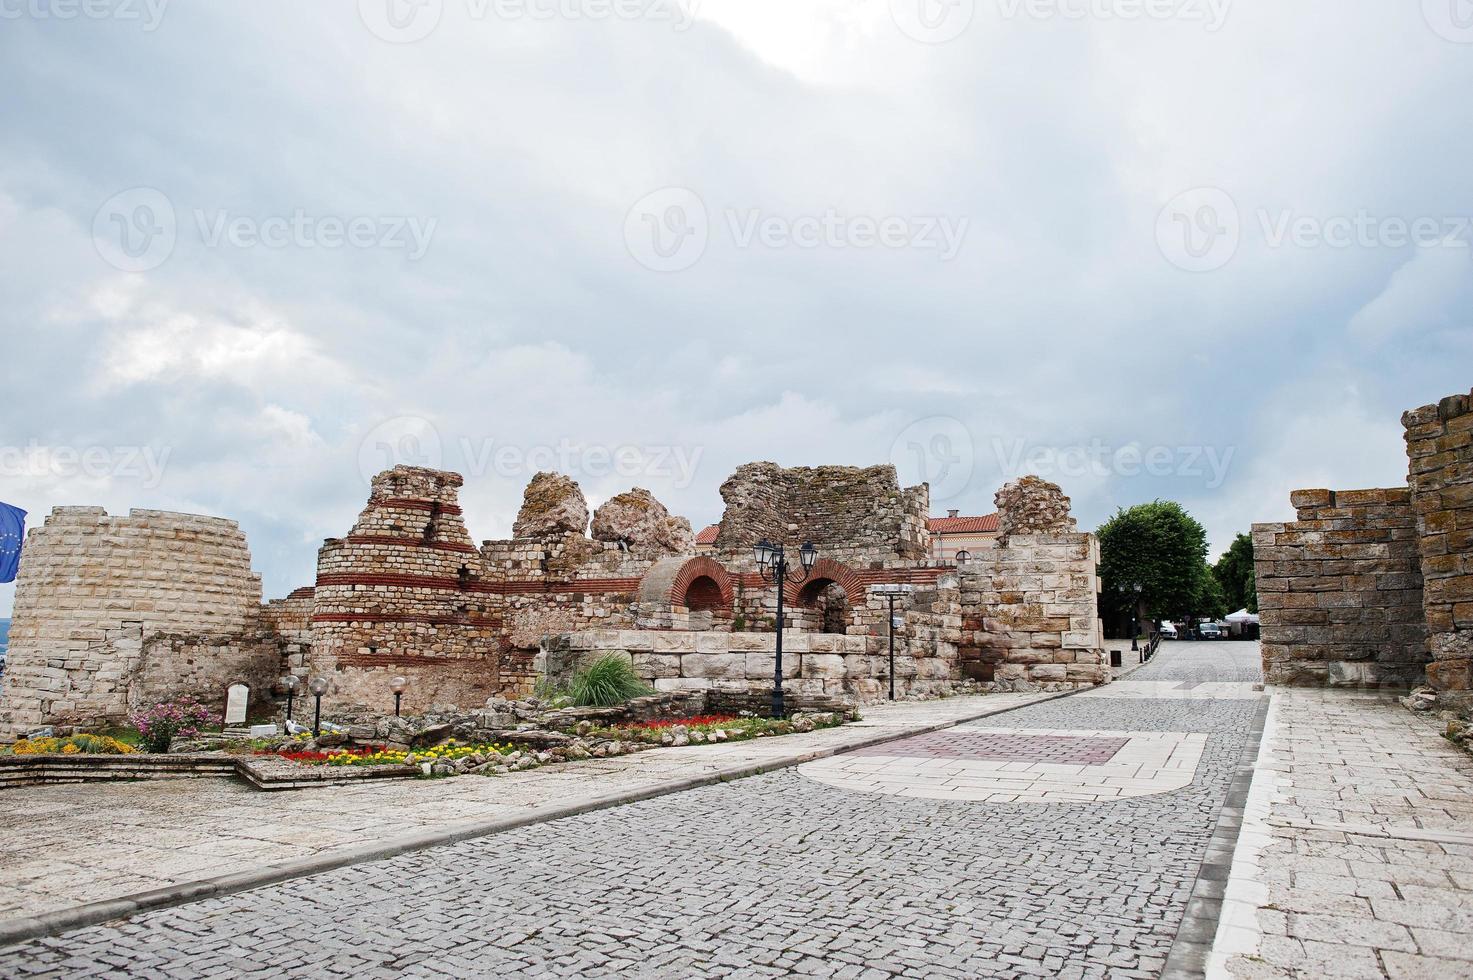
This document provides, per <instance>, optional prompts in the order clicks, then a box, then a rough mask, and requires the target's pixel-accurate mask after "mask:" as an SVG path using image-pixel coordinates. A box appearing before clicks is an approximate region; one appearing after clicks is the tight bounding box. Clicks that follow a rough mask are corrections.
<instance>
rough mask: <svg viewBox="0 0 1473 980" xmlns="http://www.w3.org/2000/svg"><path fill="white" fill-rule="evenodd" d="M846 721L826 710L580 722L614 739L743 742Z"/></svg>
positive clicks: (582, 731)
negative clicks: (592, 723)
mask: <svg viewBox="0 0 1473 980" xmlns="http://www.w3.org/2000/svg"><path fill="white" fill-rule="evenodd" d="M842 724H844V718H843V716H841V715H838V714H834V713H830V712H824V713H819V714H812V715H809V714H799V715H794V716H793V717H791V718H783V719H773V718H759V717H755V716H750V715H748V716H741V715H696V716H694V717H691V718H674V719H664V720H661V721H650V722H642V723H638V724H631V725H614V726H609V727H597V726H589V727H587V728H584V727H583V726H579V728H578V734H579V735H580V736H581V737H583V738H593V739H614V740H619V741H631V742H638V743H642V744H645V745H688V744H690V743H692V742H693V743H695V744H697V745H699V744H702V743H705V742H740V741H744V740H746V739H749V738H766V737H769V736H775V735H792V734H796V733H802V732H811V731H814V730H816V729H819V728H833V727H835V726H837V725H842Z"/></svg>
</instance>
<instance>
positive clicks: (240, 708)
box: [225, 684, 251, 725]
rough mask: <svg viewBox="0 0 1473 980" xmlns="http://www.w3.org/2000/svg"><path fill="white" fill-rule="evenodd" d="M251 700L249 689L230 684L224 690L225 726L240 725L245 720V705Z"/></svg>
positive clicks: (241, 685)
mask: <svg viewBox="0 0 1473 980" xmlns="http://www.w3.org/2000/svg"><path fill="white" fill-rule="evenodd" d="M250 700H251V689H250V688H249V687H247V686H246V685H244V684H231V685H230V687H228V688H226V690H225V724H227V725H241V724H244V723H245V720H246V705H247V704H249V703H250Z"/></svg>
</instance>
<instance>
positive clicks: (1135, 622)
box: [1130, 582, 1145, 662]
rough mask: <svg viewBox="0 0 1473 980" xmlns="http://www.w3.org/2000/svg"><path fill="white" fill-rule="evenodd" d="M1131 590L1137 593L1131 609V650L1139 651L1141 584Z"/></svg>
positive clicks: (1133, 586)
mask: <svg viewBox="0 0 1473 980" xmlns="http://www.w3.org/2000/svg"><path fill="white" fill-rule="evenodd" d="M1130 588H1131V591H1132V592H1134V593H1135V602H1134V604H1133V605H1132V606H1131V607H1130V648H1131V650H1139V649H1140V646H1139V645H1138V641H1137V637H1138V636H1139V634H1140V631H1141V626H1140V614H1141V584H1140V583H1139V582H1137V583H1135V584H1134V585H1132V586H1131V587H1130ZM1141 659H1142V662H1144V660H1145V658H1144V657H1143V658H1141Z"/></svg>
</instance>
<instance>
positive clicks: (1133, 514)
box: [1095, 500, 1211, 619]
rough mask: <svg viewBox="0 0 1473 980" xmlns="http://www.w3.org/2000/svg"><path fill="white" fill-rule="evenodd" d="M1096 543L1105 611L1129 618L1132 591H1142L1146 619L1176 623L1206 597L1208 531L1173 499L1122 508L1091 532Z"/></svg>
mask: <svg viewBox="0 0 1473 980" xmlns="http://www.w3.org/2000/svg"><path fill="white" fill-rule="evenodd" d="M1095 533H1096V534H1097V535H1098V537H1099V539H1100V578H1101V579H1102V583H1101V584H1102V586H1103V589H1104V600H1103V601H1104V605H1105V607H1106V609H1107V611H1113V612H1115V613H1122V612H1123V613H1126V614H1128V613H1129V610H1130V608H1131V606H1132V605H1133V603H1134V600H1135V591H1134V588H1133V586H1134V585H1135V584H1136V583H1139V584H1140V586H1141V593H1140V597H1141V600H1142V601H1143V603H1144V606H1145V615H1146V616H1148V617H1149V618H1151V619H1176V618H1185V617H1187V616H1191V615H1203V616H1206V615H1211V614H1210V613H1208V612H1200V613H1199V612H1198V609H1197V607H1198V605H1199V604H1200V603H1203V602H1206V601H1210V600H1211V596H1210V595H1208V594H1206V593H1205V589H1206V585H1205V583H1204V581H1203V580H1204V578H1210V577H1211V575H1210V572H1209V571H1208V567H1207V532H1206V530H1205V529H1204V528H1203V527H1202V525H1201V524H1199V523H1197V521H1196V520H1194V519H1193V518H1192V516H1191V515H1190V514H1188V513H1187V512H1186V510H1184V509H1183V508H1182V506H1181V504H1178V503H1176V502H1175V501H1171V500H1155V501H1152V502H1151V503H1149V504H1136V505H1135V506H1134V507H1131V508H1128V509H1121V510H1119V511H1117V512H1116V514H1115V516H1114V517H1112V518H1110V519H1109V520H1108V521H1106V522H1105V523H1104V524H1102V525H1100V528H1099V530H1098V531H1096V532H1095Z"/></svg>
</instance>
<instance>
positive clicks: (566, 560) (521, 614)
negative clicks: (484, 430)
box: [480, 473, 695, 656]
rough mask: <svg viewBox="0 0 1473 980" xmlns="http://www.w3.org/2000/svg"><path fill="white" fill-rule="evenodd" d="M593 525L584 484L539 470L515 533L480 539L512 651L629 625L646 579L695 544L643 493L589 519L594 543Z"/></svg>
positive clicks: (684, 525) (678, 521)
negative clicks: (502, 537) (550, 637)
mask: <svg viewBox="0 0 1473 980" xmlns="http://www.w3.org/2000/svg"><path fill="white" fill-rule="evenodd" d="M589 524H590V518H589V513H588V505H587V503H586V501H585V500H584V497H583V491H582V490H581V488H579V486H578V484H577V483H575V482H574V481H573V480H571V479H569V478H568V477H565V476H561V475H559V474H554V473H539V474H537V475H536V476H535V477H533V479H532V482H531V483H530V484H528V486H527V490H526V494H525V495H524V498H523V502H522V507H521V510H520V511H519V512H518V514H517V520H516V523H515V524H514V525H513V533H514V534H515V535H516V536H515V537H514V538H512V539H510V540H505V541H485V542H482V544H481V551H480V556H481V563H482V568H483V570H484V575H485V577H486V581H487V582H488V583H489V584H490V585H491V586H492V587H493V588H494V589H495V590H496V591H497V593H498V595H499V602H500V611H501V616H502V620H503V629H504V632H505V635H506V641H507V644H508V645H509V647H510V648H511V649H513V650H515V651H518V652H519V653H522V654H525V655H527V656H531V655H532V654H533V652H534V651H536V650H537V649H538V647H539V644H540V642H541V640H542V637H544V636H547V635H549V634H556V633H565V632H573V631H578V630H598V629H631V628H633V627H634V626H636V625H637V622H638V618H639V611H638V608H637V605H638V599H639V590H640V583H641V582H642V580H643V579H644V577H645V575H646V574H648V573H649V572H650V570H651V569H652V568H654V567H655V566H656V565H657V564H658V563H659V562H661V561H662V560H665V559H669V558H671V557H672V556H682V557H688V556H690V555H691V554H692V553H693V551H694V548H695V539H694V536H693V535H692V533H691V528H690V522H689V521H687V520H685V518H682V517H675V516H673V515H671V514H670V513H669V511H667V510H666V509H665V507H664V505H663V504H661V503H660V502H659V501H658V500H656V499H655V498H654V496H653V495H652V494H650V492H649V491H648V490H644V489H642V488H638V487H636V488H634V489H633V490H630V491H627V492H626V493H622V494H619V495H617V496H615V497H612V498H610V499H609V500H608V501H606V502H605V503H604V505H603V506H601V507H600V508H599V509H598V510H597V511H596V512H595V513H594V514H593V516H592V529H593V537H592V538H590V537H588V535H587V532H588V529H589Z"/></svg>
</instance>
